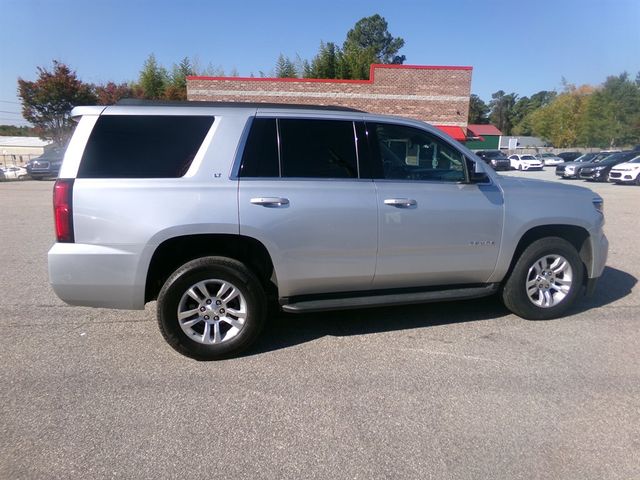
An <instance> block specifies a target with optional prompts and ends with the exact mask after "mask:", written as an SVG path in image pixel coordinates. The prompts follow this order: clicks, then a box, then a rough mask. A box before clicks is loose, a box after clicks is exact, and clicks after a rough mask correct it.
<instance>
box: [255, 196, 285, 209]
mask: <svg viewBox="0 0 640 480" xmlns="http://www.w3.org/2000/svg"><path fill="white" fill-rule="evenodd" d="M250 202H251V203H252V204H253V205H262V206H263V207H272V208H273V207H286V206H287V205H289V199H288V198H280V197H255V198H252V199H251V200H250Z"/></svg>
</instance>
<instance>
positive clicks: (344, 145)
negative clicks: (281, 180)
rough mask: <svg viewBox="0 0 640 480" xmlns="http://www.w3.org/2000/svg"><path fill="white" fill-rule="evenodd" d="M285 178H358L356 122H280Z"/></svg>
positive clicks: (296, 120)
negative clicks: (354, 125) (354, 124)
mask: <svg viewBox="0 0 640 480" xmlns="http://www.w3.org/2000/svg"><path fill="white" fill-rule="evenodd" d="M279 127H280V145H281V146H280V149H281V150H280V153H281V159H280V160H281V168H282V176H283V177H312V178H358V161H357V157H356V139H355V134H354V127H353V122H349V121H338V120H298V119H281V120H279Z"/></svg>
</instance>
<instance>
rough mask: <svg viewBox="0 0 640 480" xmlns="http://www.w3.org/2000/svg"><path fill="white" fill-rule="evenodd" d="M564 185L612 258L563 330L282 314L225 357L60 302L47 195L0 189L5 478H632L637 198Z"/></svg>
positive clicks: (495, 321)
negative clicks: (200, 355)
mask: <svg viewBox="0 0 640 480" xmlns="http://www.w3.org/2000/svg"><path fill="white" fill-rule="evenodd" d="M507 175H522V176H526V177H537V178H545V179H550V180H552V181H562V180H556V179H555V178H554V176H553V171H552V169H548V171H545V172H523V173H515V172H514V173H507ZM571 183H573V184H580V185H587V186H589V187H591V188H593V189H594V190H595V191H597V192H599V193H600V194H601V195H602V196H603V197H604V199H605V212H606V217H607V225H606V233H607V235H608V237H609V240H610V243H611V248H610V253H609V255H610V256H609V262H608V267H607V269H606V271H605V273H604V275H603V277H602V279H601V282H600V284H599V285H598V289H597V291H596V293H595V295H594V296H593V297H591V298H589V299H583V300H581V301H580V302H579V304H578V305H577V306H576V308H574V309H573V310H572V311H571V312H570V314H569V315H568V316H567V317H565V318H562V319H558V320H553V321H545V322H532V321H526V320H522V319H520V318H518V317H516V316H514V315H512V314H510V313H509V312H508V311H507V310H506V309H505V308H504V307H503V306H502V304H501V303H500V301H499V300H498V299H497V298H487V299H482V300H475V301H464V302H453V303H440V304H429V305H414V306H407V307H387V308H379V309H367V310H355V311H347V312H331V313H318V314H309V315H299V316H293V315H281V316H279V317H277V318H274V319H272V320H271V321H270V322H269V324H268V326H267V329H266V332H265V334H264V335H263V336H262V338H261V339H260V341H259V343H258V345H257V346H256V347H255V348H254V349H253V350H251V351H250V352H249V353H248V354H247V355H245V356H243V357H241V358H236V359H232V360H225V361H220V362H197V361H194V360H190V359H188V358H185V357H183V356H180V355H179V354H177V353H176V352H174V351H173V350H172V349H171V348H170V347H168V346H167V345H166V344H165V342H164V340H163V338H162V336H161V334H160V333H159V330H158V328H157V324H156V320H155V304H153V303H152V304H149V305H147V308H146V310H144V311H116V310H103V309H91V308H79V307H70V306H67V305H65V304H64V303H63V302H61V301H60V300H59V299H58V298H57V297H56V296H55V294H54V293H53V291H52V290H51V288H50V287H49V285H48V280H47V264H46V260H47V259H46V254H47V250H48V249H49V247H50V246H51V245H52V243H53V221H52V208H51V189H52V186H53V183H52V182H36V181H25V182H12V183H0V225H1V227H0V228H1V229H0V245H1V246H2V260H1V261H0V262H1V263H0V265H1V268H0V332H1V334H0V385H2V388H1V390H0V392H1V393H0V478H2V479H94V478H95V479H102V478H127V479H129V478H130V479H158V478H167V479H169V478H180V479H192V478H193V479H204V478H228V479H261V478H267V479H272V478H295V479H298V478H309V479H314V478H318V479H332V480H333V479H383V478H384V479H387V478H394V479H395V478H407V479H412V478H415V479H431V478H433V479H485V478H486V479H581V480H582V479H625V480H626V479H632V478H640V454H639V453H638V452H640V353H639V352H640V340H639V339H640V335H639V334H640V289H639V287H638V285H637V279H638V278H640V249H639V248H638V231H640V215H639V213H640V187H635V186H628V187H627V186H616V185H609V184H585V183H584V182H582V181H573V182H571ZM541 201H544V199H541ZM549 208H553V206H552V205H550V207H549Z"/></svg>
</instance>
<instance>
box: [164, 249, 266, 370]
mask: <svg viewBox="0 0 640 480" xmlns="http://www.w3.org/2000/svg"><path fill="white" fill-rule="evenodd" d="M266 311H267V308H266V297H265V293H264V289H263V288H262V285H261V284H260V282H259V280H258V279H257V278H256V276H255V275H254V274H253V273H252V272H251V271H250V270H249V269H248V268H247V267H246V266H245V265H244V264H242V263H240V262H238V261H237V260H233V259H230V258H226V257H203V258H198V259H196V260H193V261H191V262H188V263H186V264H184V265H183V266H182V267H180V268H179V269H178V270H176V271H175V272H174V273H173V274H172V275H171V276H170V277H169V279H168V280H167V281H166V283H165V284H164V286H163V287H162V290H160V294H159V295H158V310H157V315H158V324H159V326H160V331H161V332H162V335H163V336H164V338H165V340H166V341H167V343H169V345H171V346H172V347H173V348H174V349H175V350H177V351H178V352H180V353H181V354H183V355H186V356H188V357H191V358H195V359H197V360H217V359H222V358H228V357H231V356H234V355H237V354H239V353H240V352H242V351H244V350H246V349H247V348H248V347H249V346H250V345H251V344H252V343H253V342H254V341H255V339H256V338H257V337H258V335H259V334H260V331H261V330H262V327H263V325H264V321H265V317H266Z"/></svg>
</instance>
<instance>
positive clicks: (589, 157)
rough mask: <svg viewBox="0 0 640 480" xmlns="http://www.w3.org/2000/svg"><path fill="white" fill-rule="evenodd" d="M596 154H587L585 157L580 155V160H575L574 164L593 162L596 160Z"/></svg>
mask: <svg viewBox="0 0 640 480" xmlns="http://www.w3.org/2000/svg"><path fill="white" fill-rule="evenodd" d="M595 156H596V154H595V153H585V154H584V155H580V156H579V157H578V158H576V159H575V160H574V162H579V163H582V162H591V161H592V160H593V159H594V158H595Z"/></svg>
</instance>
